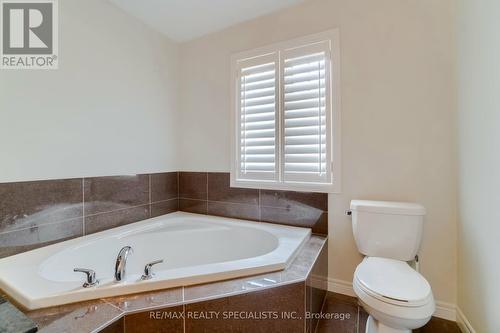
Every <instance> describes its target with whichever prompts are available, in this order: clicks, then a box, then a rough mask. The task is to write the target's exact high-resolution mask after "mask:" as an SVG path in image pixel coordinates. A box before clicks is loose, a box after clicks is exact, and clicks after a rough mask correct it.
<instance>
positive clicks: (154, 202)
mask: <svg viewBox="0 0 500 333" xmlns="http://www.w3.org/2000/svg"><path fill="white" fill-rule="evenodd" d="M177 199H179V198H170V199H165V200H159V201H153V202H152V203H151V204H152V205H154V204H157V203H162V202H167V201H172V200H177Z"/></svg>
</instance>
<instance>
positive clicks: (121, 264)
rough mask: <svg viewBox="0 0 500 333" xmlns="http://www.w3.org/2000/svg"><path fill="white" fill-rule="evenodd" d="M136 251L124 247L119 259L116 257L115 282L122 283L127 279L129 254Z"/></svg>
mask: <svg viewBox="0 0 500 333" xmlns="http://www.w3.org/2000/svg"><path fill="white" fill-rule="evenodd" d="M133 252H134V251H133V250H132V247H130V246H124V247H123V248H122V249H121V250H120V252H119V253H118V257H116V264H115V280H116V281H122V280H123V279H124V278H125V266H126V265H127V258H128V256H129V254H132V253H133Z"/></svg>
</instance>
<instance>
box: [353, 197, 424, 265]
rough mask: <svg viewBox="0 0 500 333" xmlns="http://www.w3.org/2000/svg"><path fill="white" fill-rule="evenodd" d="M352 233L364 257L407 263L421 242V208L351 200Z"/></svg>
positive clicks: (422, 210) (422, 220)
mask: <svg viewBox="0 0 500 333" xmlns="http://www.w3.org/2000/svg"><path fill="white" fill-rule="evenodd" d="M351 212H352V230H353V233H354V240H355V241H356V245H357V247H358V250H359V252H361V253H362V254H364V255H366V256H371V257H383V258H390V259H396V260H403V261H410V260H413V259H414V258H415V255H416V254H417V252H418V250H419V248H420V241H421V239H422V231H423V222H424V215H425V208H424V207H423V206H422V205H419V204H415V203H407V202H390V201H368V200H352V201H351Z"/></svg>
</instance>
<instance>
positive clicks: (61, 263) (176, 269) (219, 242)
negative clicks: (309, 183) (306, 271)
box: [0, 212, 311, 310]
mask: <svg viewBox="0 0 500 333" xmlns="http://www.w3.org/2000/svg"><path fill="white" fill-rule="evenodd" d="M310 234H311V231H310V229H306V228H296V227H288V226H282V225H275V224H268V223H259V222H250V221H244V220H236V219H229V218H222V217H214V216H206V215H197V214H189V213H184V212H176V213H172V214H168V215H164V216H160V217H156V218H152V219H148V220H144V221H141V222H137V223H133V224H128V225H125V226H122V227H119V228H114V229H110V230H106V231H103V232H100V233H96V234H92V235H88V236H84V237H80V238H76V239H72V240H69V241H65V242H62V243H58V244H54V245H50V246H47V247H43V248H40V249H36V250H33V251H29V252H26V253H22V254H18V255H15V256H11V257H7V258H4V259H1V260H0V288H1V289H3V290H4V291H5V292H6V293H7V294H9V295H10V296H11V297H12V298H14V299H15V300H16V301H17V302H19V303H20V304H21V305H22V306H24V307H25V308H27V309H29V310H33V309H38V308H43V307H49V306H55V305H61V304H66V303H72V302H79V301H84V300H89V299H96V298H103V297H110V296H117V295H124V294H131V293H137V292H143V291H148V290H155V289H164V288H172V287H178V286H186V285H192V284H198V283H206V282H211V281H217V280H224V279H231V278H236V277H241V276H245V275H253V274H261V273H265V272H270V271H276V270H281V269H284V268H286V266H287V265H288V264H289V263H290V262H291V261H292V260H293V258H294V256H295V254H296V253H297V251H298V250H299V249H300V247H301V246H302V244H304V243H305V242H306V241H307V239H308V238H309V237H310ZM124 246H131V247H132V249H133V253H132V254H130V255H129V256H128V259H127V263H126V275H125V279H124V280H122V281H120V282H117V281H115V279H114V270H115V262H116V257H117V254H118V252H119V251H120V249H121V248H122V247H124ZM160 259H163V260H164V262H163V263H161V264H157V265H155V266H154V267H153V271H154V277H153V278H152V279H150V280H144V281H143V280H141V275H142V274H143V272H144V266H145V265H146V264H147V263H149V262H152V261H155V260H160ZM77 267H78V268H88V269H92V270H94V271H95V272H96V277H97V279H98V280H99V284H98V285H97V286H95V287H90V288H83V286H82V285H83V282H85V275H84V274H82V273H75V272H73V269H74V268H77Z"/></svg>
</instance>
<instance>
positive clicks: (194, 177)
mask: <svg viewBox="0 0 500 333" xmlns="http://www.w3.org/2000/svg"><path fill="white" fill-rule="evenodd" d="M179 198H183V199H198V200H207V199H208V197H207V173H206V172H179Z"/></svg>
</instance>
